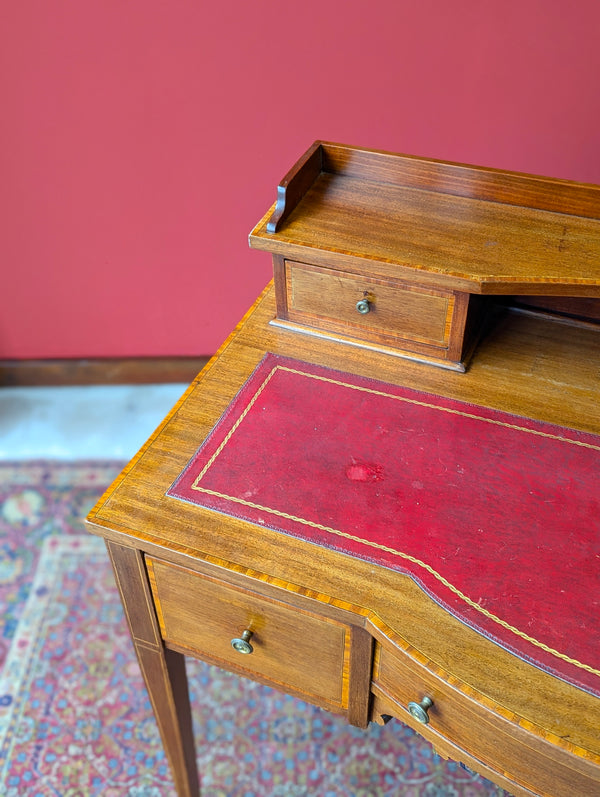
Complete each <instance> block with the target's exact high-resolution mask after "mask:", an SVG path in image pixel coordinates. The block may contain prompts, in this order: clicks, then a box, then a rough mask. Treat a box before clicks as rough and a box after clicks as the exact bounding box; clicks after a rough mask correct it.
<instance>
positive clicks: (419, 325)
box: [286, 260, 454, 348]
mask: <svg viewBox="0 0 600 797" xmlns="http://www.w3.org/2000/svg"><path fill="white" fill-rule="evenodd" d="M286 274H287V309H288V316H289V319H290V320H292V321H297V322H302V323H305V324H309V325H312V326H317V327H319V328H322V329H328V330H331V331H335V332H339V333H341V334H346V335H352V336H355V337H358V338H364V339H367V340H373V341H375V342H377V341H379V342H383V343H388V344H391V345H394V344H398V343H399V342H404V343H406V342H407V341H413V342H420V343H424V344H428V345H431V346H435V347H441V348H447V346H448V341H449V334H450V322H451V320H452V313H453V310H454V294H453V293H452V292H449V291H439V290H435V289H428V288H424V287H419V286H414V285H408V284H405V283H401V282H398V281H397V280H392V279H384V278H377V277H363V276H360V275H358V274H350V273H347V272H343V271H334V270H333V269H327V268H321V267H316V266H310V265H307V264H305V263H295V262H293V261H289V260H288V261H286Z"/></svg>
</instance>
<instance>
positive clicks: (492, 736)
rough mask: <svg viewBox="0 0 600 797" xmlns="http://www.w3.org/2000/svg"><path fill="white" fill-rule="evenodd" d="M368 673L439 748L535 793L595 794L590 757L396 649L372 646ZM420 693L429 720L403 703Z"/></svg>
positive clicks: (599, 786) (599, 785) (598, 781)
mask: <svg viewBox="0 0 600 797" xmlns="http://www.w3.org/2000/svg"><path fill="white" fill-rule="evenodd" d="M373 676H374V678H373V687H374V689H375V691H376V692H377V691H378V690H379V691H380V692H381V694H382V695H383V696H384V697H385V698H387V699H388V700H390V699H391V701H392V703H394V704H396V706H397V709H398V710H397V712H396V714H395V716H396V717H397V718H398V719H400V720H402V721H404V722H408V723H409V724H412V725H413V726H414V727H416V728H418V729H420V730H422V732H423V735H424V736H426V737H427V738H428V739H429V740H430V741H431V742H432V743H433V745H434V746H435V745H436V743H438V740H440V749H443V747H444V744H443V743H444V741H447V742H450V743H451V744H452V745H455V746H456V747H458V748H459V749H461V750H464V751H465V752H466V753H467V754H468V755H469V756H472V758H473V759H475V760H476V761H479V762H481V763H482V764H484V765H485V766H486V767H488V768H489V769H490V770H492V771H495V772H499V773H500V774H501V775H503V776H505V777H508V778H509V779H510V780H511V781H512V782H516V783H517V784H519V785H520V786H523V787H524V788H525V789H528V790H530V791H531V792H533V793H536V794H541V795H542V794H543V795H563V794H565V795H566V794H581V795H584V794H585V795H587V794H589V795H591V794H600V770H599V769H598V767H597V766H594V765H593V764H592V762H590V761H587V760H585V758H581V757H579V756H577V755H575V754H571V753H569V752H567V751H566V750H564V749H562V748H557V747H556V746H555V745H553V744H552V742H551V741H550V740H548V739H544V738H542V737H540V736H539V735H533V734H532V733H529V732H528V731H527V730H526V727H527V726H526V725H525V726H521V725H520V724H519V723H518V722H517V721H515V722H511V721H510V720H509V719H507V718H506V717H504V716H502V715H500V714H498V713H496V712H494V711H492V710H491V709H487V708H486V707H485V705H484V704H483V702H480V701H478V700H477V699H471V698H470V697H468V696H467V695H466V694H464V693H463V692H461V691H459V690H458V689H454V688H452V686H451V685H450V684H448V683H447V682H446V681H443V680H442V679H441V678H439V677H438V676H436V675H435V674H434V673H432V672H431V671H430V670H429V669H428V668H427V667H425V666H424V665H422V664H420V663H418V662H416V661H415V660H414V659H412V658H411V657H409V656H408V655H407V654H405V653H403V652H402V651H401V650H397V649H392V650H390V649H388V648H387V647H384V646H383V645H378V646H377V648H376V656H375V668H374V673H373ZM424 697H425V698H429V699H431V700H432V703H433V705H432V706H431V707H430V708H428V714H429V720H430V721H429V724H427V725H422V724H420V723H419V722H417V723H416V724H415V721H414V719H411V717H410V715H409V712H408V709H407V706H408V704H409V702H415V703H420V702H421V701H422V699H423V698H424ZM388 705H390V704H389V703H388ZM515 720H516V718H515ZM527 793H529V791H528V792H527Z"/></svg>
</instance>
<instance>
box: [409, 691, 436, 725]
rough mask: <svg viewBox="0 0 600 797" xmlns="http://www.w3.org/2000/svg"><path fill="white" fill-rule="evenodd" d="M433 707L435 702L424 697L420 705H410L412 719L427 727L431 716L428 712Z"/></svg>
mask: <svg viewBox="0 0 600 797" xmlns="http://www.w3.org/2000/svg"><path fill="white" fill-rule="evenodd" d="M431 706H433V700H431V698H429V697H424V698H423V700H421V702H420V703H412V702H411V703H409V704H408V710H409V711H410V714H411V716H412V717H414V718H415V719H416V720H417V722H422V723H423V725H427V723H428V722H429V714H428V713H427V710H428V709H430V708H431Z"/></svg>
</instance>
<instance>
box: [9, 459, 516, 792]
mask: <svg viewBox="0 0 600 797" xmlns="http://www.w3.org/2000/svg"><path fill="white" fill-rule="evenodd" d="M117 472H118V464H117V463H77V464H64V463H61V464H52V463H39V462H38V463H29V464H10V463H0V795H5V796H6V797H88V795H102V797H174V789H173V785H172V780H171V777H170V772H169V768H168V765H167V762H166V759H165V756H164V753H163V750H162V747H161V743H160V738H159V735H158V730H157V727H156V723H155V721H154V718H153V716H152V711H151V708H150V703H149V701H148V697H147V694H146V691H145V688H144V685H143V681H142V679H141V675H140V672H139V669H138V666H137V662H136V659H135V655H134V653H133V648H132V645H131V642H130V640H129V635H128V631H127V628H126V625H125V621H124V618H123V614H122V610H121V605H120V602H119V598H118V595H117V591H116V588H115V586H114V582H113V578H112V572H111V570H110V566H109V564H108V559H107V555H106V551H105V548H104V544H103V542H102V541H101V540H99V539H97V538H95V537H92V536H91V535H89V534H87V533H86V532H85V530H84V527H83V524H82V521H81V518H82V517H84V516H85V514H86V513H87V511H88V510H89V509H90V508H91V506H92V505H93V503H94V502H95V500H96V498H97V497H98V495H99V494H100V493H101V491H102V490H103V488H104V487H105V486H106V485H107V484H108V483H109V482H110V481H111V480H112V478H113V477H114V476H115V475H116V474H117ZM188 673H189V676H190V690H191V696H192V702H193V715H194V726H195V733H196V749H197V751H198V766H199V769H200V772H201V777H202V785H203V797H309V796H310V797H313V796H314V797H396V796H399V795H402V797H421V796H424V797H438V796H439V797H484V795H496V797H500V796H501V795H504V794H506V793H505V792H504V791H503V790H502V789H499V788H498V787H496V786H493V785H492V784H490V783H489V782H487V781H485V780H484V779H482V778H480V777H478V776H476V775H473V774H472V773H470V772H468V771H466V770H465V769H463V768H462V767H460V766H459V765H457V764H455V763H453V762H446V761H444V760H442V759H440V758H439V757H438V756H437V755H436V754H435V753H434V752H433V751H432V748H431V747H430V746H429V744H428V743H427V742H425V741H424V740H422V739H420V737H418V736H417V735H415V734H414V733H413V732H412V731H411V730H410V729H409V728H406V727H404V726H403V725H402V724H401V723H399V722H396V721H394V722H391V723H389V724H388V725H387V726H385V727H380V726H377V725H373V726H372V727H370V728H369V729H368V730H367V731H361V730H358V729H356V728H352V727H349V726H347V725H346V724H345V722H344V721H343V720H341V719H339V718H337V717H334V716H333V715H330V714H328V713H327V712H324V711H322V710H320V709H318V708H314V707H312V706H310V705H308V704H306V703H304V702H302V701H300V700H297V699H294V698H291V697H289V696H286V695H283V694H281V693H279V692H277V691H275V690H273V689H269V688H268V687H265V686H261V685H258V684H254V683H251V682H249V681H246V680H243V679H240V678H238V677H236V676H234V675H230V674H228V673H225V672H222V671H221V670H219V669H217V668H215V667H211V666H208V665H205V664H202V663H201V662H196V661H192V660H188Z"/></svg>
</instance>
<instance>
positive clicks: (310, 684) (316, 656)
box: [146, 558, 350, 711]
mask: <svg viewBox="0 0 600 797" xmlns="http://www.w3.org/2000/svg"><path fill="white" fill-rule="evenodd" d="M146 561H147V565H148V571H149V575H150V581H151V584H152V592H153V598H154V603H155V607H156V610H157V614H158V618H159V622H160V626H161V632H162V635H163V638H164V640H165V642H166V643H167V645H172V646H174V647H175V648H178V649H185V650H186V651H189V653H190V655H195V656H197V657H198V658H202V659H205V660H207V661H210V662H211V663H214V664H217V665H219V666H222V667H225V668H226V669H227V668H228V669H234V670H236V671H240V672H242V673H243V674H244V675H248V676H249V677H252V676H253V675H255V676H257V677H258V679H259V680H264V681H268V682H269V683H271V684H273V685H275V686H278V687H280V688H282V689H289V690H293V691H294V692H297V693H300V694H303V695H306V696H307V698H309V699H311V698H312V700H313V702H318V703H319V704H322V705H324V706H325V707H329V708H331V709H333V710H337V711H345V710H346V709H347V707H348V668H349V648H350V629H349V627H348V626H347V625H345V624H343V623H341V622H338V621H336V620H333V619H331V618H328V617H327V618H325V617H321V616H319V615H317V614H313V613H311V612H308V611H306V610H304V609H298V608H296V607H293V606H291V605H288V604H286V603H283V602H280V601H277V600H273V599H272V598H270V597H265V596H263V595H260V594H258V593H255V592H252V591H249V590H246V589H241V588H239V587H237V586H233V585H230V584H226V583H224V582H222V581H219V580H217V579H213V578H210V577H208V576H205V575H201V574H199V573H196V572H194V571H191V570H187V569H185V568H182V567H179V566H176V565H171V564H168V563H166V562H162V561H160V560H157V559H150V558H148V559H147V560H146ZM244 632H251V635H250V636H248V634H246V635H245V637H246V638H247V640H248V642H249V645H250V646H251V648H252V652H251V653H243V652H240V648H241V649H242V650H243V649H244V648H245V646H244V645H243V644H238V645H237V647H238V650H236V649H235V648H234V647H233V646H232V640H234V639H237V640H241V641H242V642H243V641H244V638H245V637H244Z"/></svg>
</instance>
